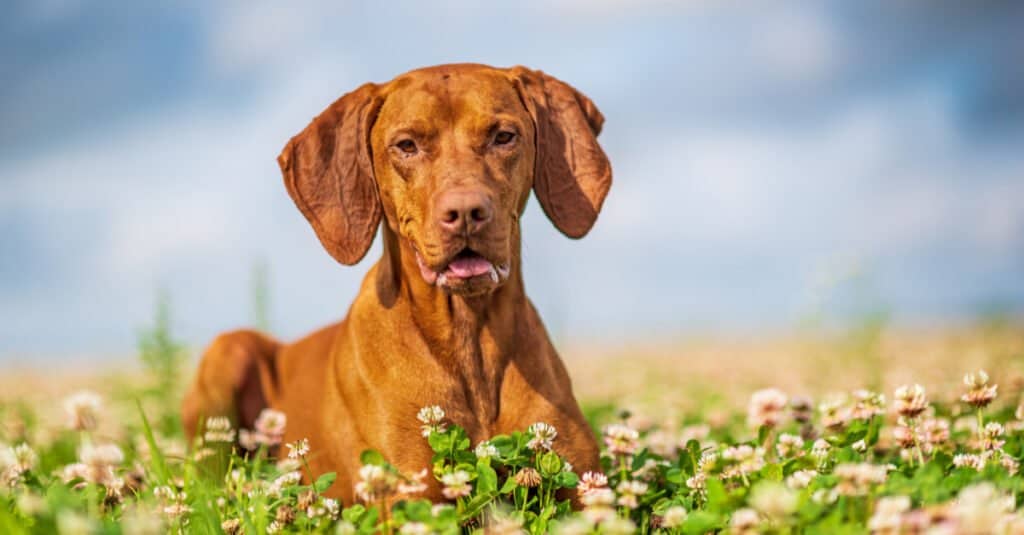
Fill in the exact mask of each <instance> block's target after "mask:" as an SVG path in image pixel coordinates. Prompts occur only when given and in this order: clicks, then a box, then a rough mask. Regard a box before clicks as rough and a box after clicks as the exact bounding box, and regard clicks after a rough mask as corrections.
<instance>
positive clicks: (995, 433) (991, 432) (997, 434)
mask: <svg viewBox="0 0 1024 535" xmlns="http://www.w3.org/2000/svg"><path fill="white" fill-rule="evenodd" d="M1005 434H1006V428H1004V427H1003V425H1002V424H1000V423H999V422H989V423H987V424H985V427H984V428H983V429H982V433H981V449H983V450H987V451H992V450H998V449H1000V448H1002V447H1003V444H1005V443H1006V441H1005V440H1002V437H1003V435H1005Z"/></svg>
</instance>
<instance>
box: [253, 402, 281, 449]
mask: <svg viewBox="0 0 1024 535" xmlns="http://www.w3.org/2000/svg"><path fill="white" fill-rule="evenodd" d="M287 424H288V417H287V416H285V414H284V413H283V412H281V411H277V410H274V409H263V410H262V411H260V414H259V416H257V417H256V423H255V424H254V425H253V427H255V428H256V433H255V435H253V438H254V440H255V442H256V443H258V444H264V445H266V446H276V445H278V444H280V443H281V440H282V438H283V437H284V428H285V426H286V425H287Z"/></svg>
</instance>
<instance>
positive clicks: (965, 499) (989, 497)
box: [953, 482, 1015, 534]
mask: <svg viewBox="0 0 1024 535" xmlns="http://www.w3.org/2000/svg"><path fill="white" fill-rule="evenodd" d="M1014 506H1015V500H1014V498H1013V496H1012V495H1004V494H1002V493H1000V492H999V491H998V490H997V489H996V487H995V485H993V484H992V483H989V482H985V483H978V484H975V485H971V486H969V487H966V488H964V489H963V490H961V491H960V493H959V494H958V495H957V497H956V501H955V502H954V505H953V517H954V518H956V521H957V533H971V534H973V533H994V530H993V527H994V526H997V525H999V523H1000V522H1001V521H1002V520H1004V517H1005V515H1007V514H1008V513H1012V512H1013V509H1014Z"/></svg>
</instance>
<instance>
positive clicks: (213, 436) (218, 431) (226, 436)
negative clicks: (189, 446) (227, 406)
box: [203, 416, 235, 443]
mask: <svg viewBox="0 0 1024 535" xmlns="http://www.w3.org/2000/svg"><path fill="white" fill-rule="evenodd" d="M203 441H204V442H227V443H231V442H234V441H235V430H234V429H232V428H231V420H229V419H228V418H227V417H225V416H213V417H210V418H207V419H206V431H205V432H204V433H203Z"/></svg>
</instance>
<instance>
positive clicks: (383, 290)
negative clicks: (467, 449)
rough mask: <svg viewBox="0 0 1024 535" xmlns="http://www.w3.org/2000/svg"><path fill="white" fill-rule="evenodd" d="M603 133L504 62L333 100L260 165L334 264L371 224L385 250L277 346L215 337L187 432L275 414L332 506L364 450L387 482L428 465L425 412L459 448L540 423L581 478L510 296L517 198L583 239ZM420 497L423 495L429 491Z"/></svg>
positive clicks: (559, 407) (598, 187)
mask: <svg viewBox="0 0 1024 535" xmlns="http://www.w3.org/2000/svg"><path fill="white" fill-rule="evenodd" d="M603 121H604V118H603V117H602V116H601V113H600V112H599V111H598V109H597V108H596V107H595V106H594V104H593V103H592V102H591V101H590V99H588V98H587V97H586V96H584V95H583V94H581V93H580V92H578V91H576V90H575V89H573V88H572V87H570V86H569V85H568V84H565V83H564V82H561V81H559V80H556V79H555V78H553V77H551V76H548V75H546V74H544V73H542V72H539V71H533V70H529V69H526V68H522V67H515V68H511V69H497V68H492V67H487V66H484V65H468V64H462V65H442V66H438V67H430V68H426V69H420V70H416V71H412V72H409V73H407V74H404V75H402V76H399V77H398V78H395V79H394V80H392V81H391V82H389V83H386V84H382V85H378V84H372V83H371V84H366V85H363V86H361V87H359V88H358V89H356V90H355V91H353V92H351V93H349V94H347V95H345V96H343V97H341V98H340V99H339V100H337V101H336V102H334V103H333V104H331V106H330V107H329V108H327V110H326V111H324V112H323V113H322V114H320V116H318V117H317V118H315V119H314V120H313V122H312V123H311V124H310V125H309V126H308V127H306V129H305V130H303V131H302V132H301V133H300V134H299V135H297V136H295V137H293V138H292V139H291V141H289V142H288V144H287V146H285V148H284V151H283V152H282V153H281V156H280V157H279V158H278V162H279V163H280V165H281V171H282V172H283V174H284V180H285V185H286V186H287V187H288V193H289V194H291V196H292V199H293V200H294V201H295V204H296V205H297V206H298V208H299V210H301V211H302V214H303V215H304V216H305V217H306V219H307V220H309V222H310V224H311V225H312V226H313V229H314V230H315V231H316V234H317V237H319V239H320V242H321V243H322V244H323V246H324V248H325V249H327V252H329V253H330V254H331V256H333V257H334V258H335V259H336V260H337V261H338V262H341V263H342V264H347V265H352V264H355V263H356V262H358V261H359V260H360V259H361V258H362V257H363V256H364V255H365V254H366V252H367V249H368V248H369V247H370V245H371V242H372V241H373V237H374V235H375V234H376V232H377V227H378V226H381V228H382V232H383V234H384V254H383V256H382V257H381V259H380V260H379V261H378V262H377V264H376V265H374V267H373V268H372V269H371V270H370V272H369V273H368V274H367V276H366V278H365V279H364V281H363V284H362V288H361V289H360V292H359V295H358V297H356V300H355V302H354V303H353V304H352V307H351V308H350V309H349V312H348V317H347V318H346V319H345V320H343V321H342V322H341V323H336V324H334V325H331V326H328V327H325V328H323V329H321V330H320V331H317V332H315V333H313V334H311V335H309V336H308V337H306V338H304V339H302V340H299V341H297V342H295V343H293V344H290V345H284V344H279V343H278V342H275V341H274V340H272V339H271V338H268V337H267V336H265V335H263V334H260V333H257V332H253V331H236V332H231V333H226V334H223V335H221V336H219V337H218V338H217V339H216V340H215V341H214V342H213V344H212V345H211V346H210V348H209V349H208V350H207V351H206V353H205V355H204V356H203V359H202V363H201V364H200V367H199V373H198V376H197V377H196V380H195V383H194V385H193V387H192V389H191V391H190V392H189V393H188V394H187V396H186V399H185V403H184V406H183V419H184V423H185V426H186V432H187V435H188V436H190V437H191V436H193V435H194V433H195V431H196V426H197V419H198V418H200V417H202V416H212V415H227V416H229V417H231V418H234V419H235V421H236V422H238V423H239V424H240V425H242V426H247V427H251V426H252V424H253V420H254V419H255V418H256V415H257V413H258V412H259V411H260V410H261V409H263V408H264V407H267V406H270V407H273V408H275V409H278V410H280V411H283V412H284V413H285V414H286V415H287V416H288V425H287V430H286V435H285V440H287V441H291V440H296V439H300V438H308V439H309V443H310V446H311V448H312V451H313V454H312V458H311V460H310V464H311V465H312V469H313V471H314V472H316V473H321V472H328V471H336V472H337V473H338V479H337V483H336V484H335V485H334V486H333V487H332V489H331V494H333V495H335V496H338V497H340V498H341V499H342V500H343V501H344V502H345V503H347V504H348V503H352V502H353V484H354V483H355V482H356V481H355V479H356V477H357V471H358V469H359V467H360V464H359V454H360V452H362V451H363V450H365V449H376V450H378V451H380V452H381V453H382V454H383V455H384V457H385V458H387V459H388V460H389V461H391V462H392V463H394V464H395V465H396V466H397V467H398V468H400V469H401V470H403V472H408V473H413V472H416V471H418V470H420V469H422V468H426V467H428V466H429V465H430V459H431V454H432V452H431V450H430V448H429V446H428V445H427V443H426V441H425V440H423V439H422V438H421V437H420V436H419V429H418V427H419V422H417V420H416V413H417V411H418V410H419V409H420V408H421V407H424V406H427V405H439V406H441V407H442V408H444V410H445V412H446V413H447V418H448V419H449V420H450V421H452V422H454V423H456V424H458V425H461V426H463V427H464V428H465V429H466V432H467V433H468V434H469V437H470V438H471V439H472V440H473V443H474V444H475V443H477V442H479V441H481V440H484V439H486V438H488V437H490V436H492V435H495V434H499V433H508V432H511V431H513V430H521V429H525V428H526V427H527V426H529V425H530V424H532V423H534V422H546V423H549V424H552V425H553V426H554V427H555V428H556V429H557V430H558V433H559V434H558V438H557V440H555V450H556V451H558V452H559V453H560V454H562V455H563V456H565V457H566V458H567V459H568V460H569V461H570V462H571V463H572V464H573V466H575V467H576V469H577V471H578V472H582V471H584V470H596V469H598V468H599V465H598V448H597V444H596V443H595V439H594V436H593V435H592V433H591V431H590V429H589V427H588V426H587V423H586V421H585V420H584V418H583V414H582V413H581V411H580V408H579V406H578V404H577V403H576V399H575V398H574V397H573V393H572V387H571V384H570V381H569V376H568V375H567V374H566V371H565V367H564V365H563V364H562V361H561V359H559V357H558V355H557V354H556V353H555V350H554V348H553V347H552V345H551V342H550V340H548V336H547V333H546V332H545V330H544V326H543V325H542V324H541V320H540V318H539V317H538V315H537V312H536V310H534V308H533V306H532V305H531V304H530V301H529V300H528V299H527V298H526V295H525V294H524V290H523V277H522V273H521V271H520V268H521V263H520V253H519V251H520V227H519V218H520V216H521V215H522V213H523V210H524V209H525V207H526V202H527V199H528V198H529V196H530V190H531V188H532V189H533V191H534V193H535V194H536V196H537V199H538V200H539V201H540V203H541V206H542V207H543V208H544V211H545V213H546V214H547V215H548V217H549V218H550V219H551V221H552V222H553V223H554V224H555V226H556V227H558V229H559V230H560V231H562V232H563V233H564V234H566V235H567V236H570V237H572V238H580V237H582V236H583V235H585V234H586V233H587V232H588V231H589V230H590V228H591V226H592V225H593V224H594V221H595V219H596V218H597V214H598V212H599V211H600V208H601V204H602V202H603V201H604V198H605V195H606V194H607V193H608V188H609V187H610V186H611V167H610V164H609V163H608V159H607V157H606V156H605V154H604V152H603V151H602V150H601V147H600V146H599V145H598V143H597V135H598V133H599V132H600V130H601V124H602V123H603ZM382 216H383V219H384V224H383V225H379V223H380V221H381V218H382ZM427 496H428V497H430V498H432V499H434V500H440V499H441V496H440V492H439V489H438V488H437V486H436V485H435V486H432V487H431V488H430V489H429V490H428V491H427Z"/></svg>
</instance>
